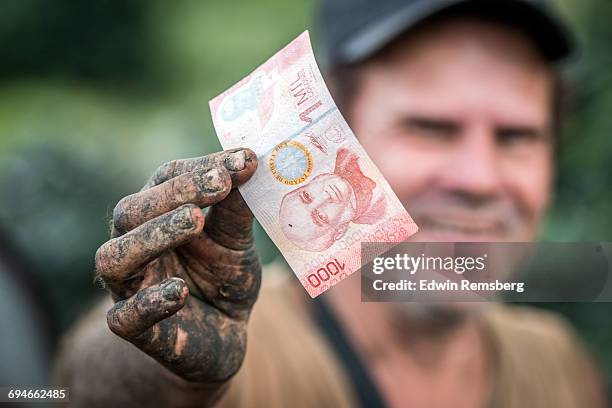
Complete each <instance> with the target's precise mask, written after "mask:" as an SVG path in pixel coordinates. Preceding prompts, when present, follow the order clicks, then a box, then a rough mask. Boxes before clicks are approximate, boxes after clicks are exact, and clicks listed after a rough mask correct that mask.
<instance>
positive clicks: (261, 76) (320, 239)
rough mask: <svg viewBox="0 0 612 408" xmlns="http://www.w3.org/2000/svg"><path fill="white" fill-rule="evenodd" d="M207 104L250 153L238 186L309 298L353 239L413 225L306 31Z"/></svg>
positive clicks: (345, 262) (225, 136)
mask: <svg viewBox="0 0 612 408" xmlns="http://www.w3.org/2000/svg"><path fill="white" fill-rule="evenodd" d="M210 107H211V111H212V116H213V122H214V124H215V129H216V131H217V136H218V137H219V140H220V141H221V145H222V146H223V148H225V149H229V148H234V147H248V148H250V149H252V150H253V151H255V153H256V154H257V157H258V161H259V166H258V168H257V171H256V173H255V175H254V176H253V177H252V178H251V180H249V182H247V183H246V184H244V185H243V186H241V187H240V192H241V194H242V195H243V197H244V199H245V201H246V202H247V204H248V205H249V207H250V208H251V210H252V211H253V213H254V215H255V217H257V219H258V221H259V222H260V223H261V225H262V226H263V228H264V229H265V230H266V232H267V233H268V235H270V238H271V239H272V241H273V242H274V243H275V244H276V245H277V246H278V248H279V249H280V251H281V253H282V254H283V256H284V257H285V259H286V260H287V262H288V263H289V265H290V266H291V268H292V269H293V271H294V272H295V274H296V275H297V277H298V278H299V279H300V281H301V282H302V284H303V285H304V287H305V288H306V290H307V291H308V293H309V294H310V295H311V296H313V297H314V296H317V295H318V294H320V293H322V292H324V291H325V290H327V289H328V288H329V287H331V286H333V285H334V284H335V283H337V282H339V281H340V280H342V279H343V278H345V277H346V276H348V275H350V274H351V273H353V272H354V271H356V270H358V269H359V268H360V265H361V243H362V242H388V243H393V242H400V241H403V240H405V239H406V238H408V237H409V236H410V235H412V234H414V233H415V232H416V231H417V226H416V224H415V223H414V222H413V220H412V218H411V217H410V216H409V215H408V213H407V212H406V210H405V209H404V207H403V206H402V204H401V203H400V202H399V200H398V199H397V197H396V196H395V194H394V193H393V191H392V190H391V188H390V187H389V184H388V183H387V182H386V180H385V179H384V178H383V177H382V175H381V174H380V172H379V171H378V169H377V168H376V167H375V166H374V164H373V163H372V161H371V160H370V159H369V157H368V156H367V154H366V152H365V151H364V150H363V148H362V147H361V146H360V145H359V143H358V141H357V139H356V138H355V136H354V135H353V133H352V131H351V129H350V128H349V127H348V125H347V123H346V122H345V121H344V119H343V118H342V115H341V114H340V112H339V111H338V108H337V107H336V105H335V103H334V101H333V100H332V98H331V95H330V94H329V91H328V90H327V88H326V86H325V82H324V81H323V78H322V76H321V73H320V71H319V69H318V67H317V65H316V62H315V58H314V55H313V53H312V49H311V46H310V39H309V36H308V32H305V33H303V34H301V35H300V36H299V37H298V38H296V39H295V40H294V41H292V42H291V43H290V44H289V45H287V46H286V47H285V48H283V49H282V50H281V51H279V52H278V53H277V54H275V55H274V56H273V57H272V58H270V59H269V60H268V61H266V62H265V63H264V64H263V65H262V66H260V67H259V68H257V69H256V70H255V71H254V72H253V73H252V74H250V75H249V76H247V77H246V78H244V79H243V80H242V81H240V82H239V83H237V84H236V85H234V86H233V87H232V88H230V89H229V90H227V91H225V92H224V93H222V94H221V95H219V96H218V97H216V98H214V99H213V100H212V101H211V102H210Z"/></svg>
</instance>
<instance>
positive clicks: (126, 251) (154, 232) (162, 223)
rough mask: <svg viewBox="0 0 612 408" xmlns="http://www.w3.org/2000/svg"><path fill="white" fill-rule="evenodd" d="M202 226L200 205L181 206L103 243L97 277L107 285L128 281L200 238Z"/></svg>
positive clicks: (97, 254)
mask: <svg viewBox="0 0 612 408" xmlns="http://www.w3.org/2000/svg"><path fill="white" fill-rule="evenodd" d="M203 227H204V215H203V214H202V210H201V209H200V208H199V207H198V206H196V205H194V204H186V205H184V206H181V207H179V208H177V209H175V210H173V211H170V212H168V213H166V214H163V215H161V216H159V217H157V218H154V219H152V220H150V221H147V222H146V223H144V224H142V225H141V226H139V227H137V228H135V229H133V230H132V231H130V232H128V233H127V234H125V235H122V236H120V237H117V238H113V239H111V240H110V241H107V242H106V243H105V244H103V245H102V246H101V247H100V248H99V249H98V251H97V252H96V274H97V275H98V276H100V277H101V278H102V279H103V280H104V281H105V282H107V283H113V282H119V281H122V280H124V279H127V278H129V277H130V276H131V275H133V274H134V272H135V271H136V270H137V269H138V268H139V267H140V266H141V265H144V264H145V263H147V262H149V261H151V260H152V259H154V258H156V257H158V256H159V255H161V254H162V253H163V252H164V251H167V250H169V249H173V248H176V247H177V246H180V245H183V244H185V243H187V242H189V241H190V240H192V239H194V238H195V237H197V236H198V235H199V234H200V233H201V232H202V229H203Z"/></svg>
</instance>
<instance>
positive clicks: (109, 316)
mask: <svg viewBox="0 0 612 408" xmlns="http://www.w3.org/2000/svg"><path fill="white" fill-rule="evenodd" d="M124 303H125V301H120V302H117V303H115V305H114V306H113V307H112V308H111V309H110V310H109V311H108V312H107V313H106V324H107V325H108V328H109V329H110V331H112V332H113V333H115V334H116V335H117V336H119V337H123V338H126V337H127V333H126V331H125V327H124V326H123V325H122V324H121V321H120V319H119V314H120V313H121V309H120V307H121V305H123V304H124Z"/></svg>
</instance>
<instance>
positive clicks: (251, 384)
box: [219, 265, 603, 408]
mask: <svg viewBox="0 0 612 408" xmlns="http://www.w3.org/2000/svg"><path fill="white" fill-rule="evenodd" d="M278 268H279V267H278V266H276V265H275V266H271V267H268V268H267V270H266V272H265V275H264V276H265V278H264V282H265V285H264V287H263V288H262V291H261V293H260V298H259V300H258V302H257V303H256V305H255V308H254V310H253V313H252V316H251V320H250V323H249V338H248V345H247V354H246V359H245V362H244V365H243V367H242V368H241V370H240V371H239V373H238V374H237V375H236V377H235V378H234V379H233V381H232V384H231V385H230V388H229V391H228V392H227V394H226V395H225V396H224V397H223V399H222V401H221V402H220V404H219V406H220V407H222V408H225V407H271V408H274V407H291V408H299V407H357V406H359V404H358V401H356V398H355V394H354V391H353V389H352V385H351V383H350V380H349V377H348V376H347V373H346V372H344V368H343V366H342V364H341V363H340V361H339V359H338V357H337V356H336V355H334V350H333V349H332V347H331V346H330V344H329V343H328V341H327V339H326V337H325V336H324V334H322V333H321V331H320V328H319V326H318V325H317V323H316V322H314V321H313V319H312V316H311V314H310V313H309V311H308V309H307V307H306V306H307V304H308V303H307V302H308V300H304V296H302V292H303V290H301V288H297V287H296V284H295V283H294V279H292V278H293V277H292V276H289V273H287V272H286V271H281V270H278ZM296 289H297V290H296ZM482 319H483V327H485V330H487V331H488V335H489V337H490V339H491V343H492V346H493V350H494V362H495V363H494V367H493V368H492V371H493V372H492V373H491V375H492V376H493V381H492V382H493V384H494V390H493V397H492V401H491V406H492V407H495V408H498V407H499V408H515V407H516V408H524V407H556V408H578V407H599V406H602V407H603V398H602V396H601V381H600V378H599V376H598V374H597V370H596V369H595V368H594V366H593V365H592V362H591V360H590V358H589V357H588V356H587V354H586V353H585V351H584V350H583V348H582V345H581V344H580V342H579V341H578V339H577V337H576V335H575V333H574V331H573V329H572V328H571V327H570V326H569V325H568V324H567V323H566V322H565V321H564V320H562V319H561V318H560V317H558V316H556V315H554V314H552V313H549V312H545V311H541V310H538V309H534V308H529V307H524V306H523V307H517V306H502V305H492V306H491V307H489V308H485V310H484V311H483V312H482ZM409 399H410V396H409V395H406V405H405V406H406V407H412V406H414V405H411V404H410V400H409ZM417 408H420V407H417Z"/></svg>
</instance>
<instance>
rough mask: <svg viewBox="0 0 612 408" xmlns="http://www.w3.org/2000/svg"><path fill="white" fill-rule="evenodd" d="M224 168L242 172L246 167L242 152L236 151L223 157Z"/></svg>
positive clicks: (244, 156)
mask: <svg viewBox="0 0 612 408" xmlns="http://www.w3.org/2000/svg"><path fill="white" fill-rule="evenodd" d="M223 164H224V165H225V168H226V169H228V170H231V171H240V170H244V167H245V166H246V153H245V151H244V150H238V151H237V152H234V153H231V154H229V155H227V156H226V157H225V160H224V163H223Z"/></svg>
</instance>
